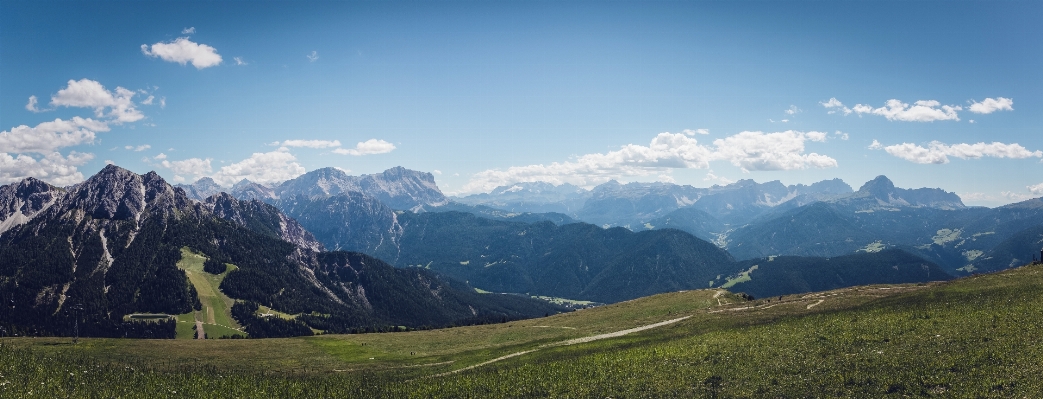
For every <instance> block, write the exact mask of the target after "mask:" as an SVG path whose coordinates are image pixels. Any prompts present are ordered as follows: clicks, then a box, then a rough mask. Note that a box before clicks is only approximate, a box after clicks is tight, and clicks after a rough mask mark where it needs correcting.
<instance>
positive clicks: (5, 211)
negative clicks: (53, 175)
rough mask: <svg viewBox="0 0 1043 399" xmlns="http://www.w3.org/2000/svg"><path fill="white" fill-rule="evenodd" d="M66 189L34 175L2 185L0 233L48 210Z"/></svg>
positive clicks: (0, 194)
mask: <svg viewBox="0 0 1043 399" xmlns="http://www.w3.org/2000/svg"><path fill="white" fill-rule="evenodd" d="M64 191H65V190H62V189H60V188H57V187H54V186H52V185H50V184H47V183H44V182H42V181H40V180H37V179H35V178H32V177H27V178H25V179H23V180H22V181H20V182H18V183H14V184H9V185H6V186H0V234H3V233H4V232H5V231H7V230H10V229H11V228H13V227H15V226H18V225H20V224H23V223H25V222H28V221H29V220H30V219H32V218H33V217H34V216H36V214H38V213H40V212H42V211H44V210H46V209H47V208H48V207H50V206H51V205H53V204H54V201H55V199H57V198H58V196H60V195H62V194H63V193H64Z"/></svg>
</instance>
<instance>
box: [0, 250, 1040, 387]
mask: <svg viewBox="0 0 1043 399" xmlns="http://www.w3.org/2000/svg"><path fill="white" fill-rule="evenodd" d="M664 322H669V323H664ZM655 325H658V326H657V327H653V328H647V329H643V330H642V329H640V328H641V327H648V326H655ZM628 330H633V332H630V333H628V334H612V333H619V332H626V331H628ZM1041 333H1043V266H1027V267H1022V268H1018V269H1013V270H1008V271H1004V272H1000V273H995V274H989V275H979V276H974V277H968V278H964V279H959V280H955V281H951V282H946V283H931V284H920V285H887V286H865V287H853V288H847V289H842V290H836V291H829V292H820V293H809V294H801V295H790V296H785V297H782V298H781V299H780V298H779V297H772V298H764V299H758V300H754V301H746V300H743V299H742V297H741V296H738V295H734V294H731V293H728V292H727V291H723V290H714V289H710V290H698V291H688V292H675V293H667V294H661V295H655V296H652V297H647V298H641V299H636V300H632V301H627V302H622V303H617V304H613V305H607V306H601V307H596V308H591V309H585V310H580V311H576V312H572V313H567V314H560V315H556V316H551V317H546V318H541V319H531V320H524V321H516V322H510V323H504V324H495V325H483V326H472V327H461V328H451V329H442V330H428V331H411V332H398V333H383V334H359V335H320V336H315V337H306V338H286V339H264V340H205V341H203V340H130V339H83V340H81V341H80V343H79V344H77V345H73V344H72V343H71V340H70V339H66V338H49V339H43V338H35V339H34V338H17V339H10V338H9V339H6V340H4V341H3V346H2V348H0V352H2V353H0V397H66V396H68V397H127V398H133V397H181V396H193V397H204V398H207V397H213V398H219V397H245V398H249V397H258V398H261V397H264V398H270V397H305V396H307V397H364V398H371V397H387V398H402V397H416V398H427V397H471V398H489V397H492V398H497V397H512V398H513V397H533V398H542V397H561V398H595V397H597V398H605V397H613V398H620V397H648V398H660V397H684V398H688V397H706V398H762V397H767V398H798V397H946V398H948V397H958V398H960V397H967V398H990V397H995V398H1006V397H1018V398H1021V397H1030V398H1031V397H1038V394H1039V392H1043V377H1041V376H1043V363H1041V362H1040V361H1039V359H1041V358H1043V348H1041V345H1040V343H1039V342H1040V340H1039V336H1040V335H1041ZM592 337H593V338H592Z"/></svg>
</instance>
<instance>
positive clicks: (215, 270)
mask: <svg viewBox="0 0 1043 399" xmlns="http://www.w3.org/2000/svg"><path fill="white" fill-rule="evenodd" d="M226 270H228V265H226V264H225V263H224V262H222V261H219V260H217V259H214V258H207V259H206V261H204V262H203V271H204V272H207V273H210V274H221V273H224V272H225V271H226Z"/></svg>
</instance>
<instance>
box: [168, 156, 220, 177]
mask: <svg viewBox="0 0 1043 399" xmlns="http://www.w3.org/2000/svg"><path fill="white" fill-rule="evenodd" d="M164 158H166V157H164ZM210 161H211V159H210V158H207V159H202V158H189V159H184V160H180V161H168V160H166V159H163V161H162V162H160V165H161V166H163V167H164V168H167V169H170V171H172V172H174V174H178V175H193V176H202V175H203V174H206V173H210V171H212V170H213V169H212V168H211V166H210Z"/></svg>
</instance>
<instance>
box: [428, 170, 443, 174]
mask: <svg viewBox="0 0 1043 399" xmlns="http://www.w3.org/2000/svg"><path fill="white" fill-rule="evenodd" d="M431 173H433V174H436V175H441V174H442V171H440V170H438V169H435V170H432V171H431Z"/></svg>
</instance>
